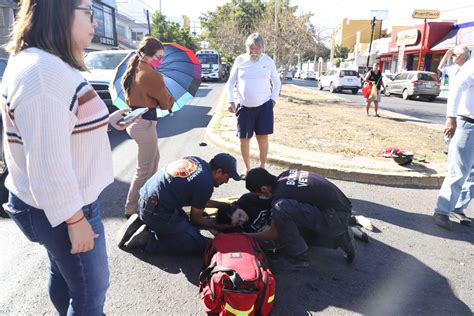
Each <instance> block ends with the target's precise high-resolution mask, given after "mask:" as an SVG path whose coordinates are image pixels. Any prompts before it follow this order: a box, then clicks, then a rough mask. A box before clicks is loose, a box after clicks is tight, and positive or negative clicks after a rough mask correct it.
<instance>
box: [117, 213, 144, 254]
mask: <svg viewBox="0 0 474 316" xmlns="http://www.w3.org/2000/svg"><path fill="white" fill-rule="evenodd" d="M142 225H143V222H142V220H141V219H140V217H139V216H138V214H133V215H132V216H130V218H129V219H128V221H127V223H125V225H123V226H122V228H120V230H119V231H118V232H117V235H116V237H115V238H116V239H115V240H116V242H117V246H119V248H122V247H123V245H124V244H125V243H126V242H127V241H128V240H129V239H130V237H132V235H133V234H135V232H136V231H137V230H138V229H139V228H140V226H142Z"/></svg>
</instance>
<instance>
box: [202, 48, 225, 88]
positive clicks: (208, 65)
mask: <svg viewBox="0 0 474 316" xmlns="http://www.w3.org/2000/svg"><path fill="white" fill-rule="evenodd" d="M196 57H197V59H198V60H199V62H201V66H202V68H201V79H202V80H203V81H204V80H215V81H221V80H222V79H224V77H225V73H224V67H223V65H222V63H221V56H220V55H219V53H218V52H217V51H216V50H213V49H203V50H200V51H197V52H196Z"/></svg>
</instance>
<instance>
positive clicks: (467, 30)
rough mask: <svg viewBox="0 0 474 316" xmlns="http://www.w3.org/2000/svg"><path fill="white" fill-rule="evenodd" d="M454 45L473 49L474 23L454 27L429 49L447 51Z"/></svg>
mask: <svg viewBox="0 0 474 316" xmlns="http://www.w3.org/2000/svg"><path fill="white" fill-rule="evenodd" d="M456 45H463V46H467V47H474V22H468V23H463V24H458V25H456V26H454V27H453V29H452V30H451V31H449V33H448V34H447V35H446V36H445V37H444V38H443V39H442V40H441V41H439V42H438V43H437V44H436V45H435V46H433V47H431V50H432V51H438V50H448V49H450V48H453V47H454V46H456Z"/></svg>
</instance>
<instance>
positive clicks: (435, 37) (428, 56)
mask: <svg viewBox="0 0 474 316" xmlns="http://www.w3.org/2000/svg"><path fill="white" fill-rule="evenodd" d="M452 26H453V23H452V22H426V23H422V24H419V25H416V26H411V27H405V28H400V29H397V30H394V31H393V32H392V36H391V41H390V44H389V51H388V52H387V53H383V54H380V56H379V60H380V63H381V69H382V71H383V72H391V73H397V72H401V71H403V70H425V71H432V72H436V69H437V67H438V65H439V62H440V61H441V58H442V57H443V55H444V53H446V49H441V50H432V48H433V47H434V46H435V44H436V43H438V42H439V41H440V40H441V39H442V38H443V37H444V36H445V35H446V34H447V33H448V32H449V31H450V30H451V29H452Z"/></svg>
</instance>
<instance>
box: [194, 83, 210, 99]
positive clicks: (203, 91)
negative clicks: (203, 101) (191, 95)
mask: <svg viewBox="0 0 474 316" xmlns="http://www.w3.org/2000/svg"><path fill="white" fill-rule="evenodd" d="M205 87H207V86H206V85H203V84H201V86H200V87H199V90H198V91H197V93H196V96H195V97H196V98H205V97H207V95H208V94H209V92H211V91H212V88H205Z"/></svg>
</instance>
